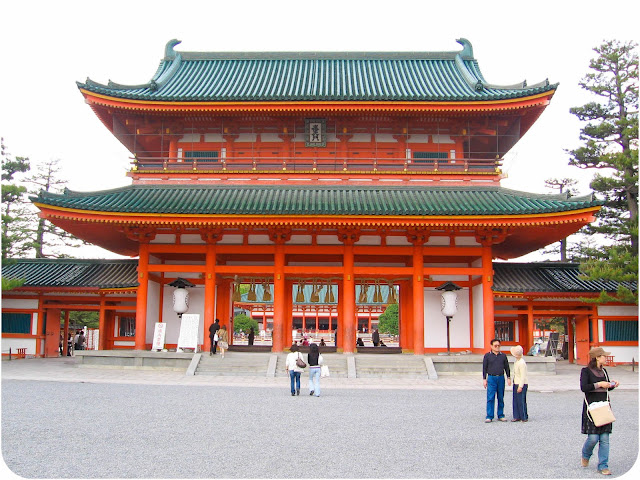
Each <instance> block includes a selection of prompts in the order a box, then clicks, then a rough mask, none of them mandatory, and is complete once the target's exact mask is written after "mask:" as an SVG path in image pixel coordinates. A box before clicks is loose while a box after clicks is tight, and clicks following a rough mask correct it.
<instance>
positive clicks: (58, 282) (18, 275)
mask: <svg viewBox="0 0 640 480" xmlns="http://www.w3.org/2000/svg"><path fill="white" fill-rule="evenodd" d="M137 268H138V260H137V259H132V260H87V259H82V260H79V259H72V258H64V259H16V260H12V261H10V262H9V264H8V265H6V266H3V271H2V275H3V277H5V278H8V279H24V280H25V282H24V284H23V285H22V287H21V288H22V289H25V288H71V289H72V288H87V287H91V288H95V289H118V288H134V287H137V286H138V279H137ZM493 269H494V280H493V290H494V291H496V292H508V293H536V292H545V293H585V294H586V293H599V292H600V291H602V290H605V291H607V292H615V291H616V290H617V288H618V283H617V282H612V281H598V280H582V279H581V278H580V270H579V265H578V264H576V263H551V262H549V263H510V262H494V263H493ZM624 285H625V286H626V287H627V288H629V289H631V290H633V291H636V290H637V289H638V285H637V283H636V282H624Z"/></svg>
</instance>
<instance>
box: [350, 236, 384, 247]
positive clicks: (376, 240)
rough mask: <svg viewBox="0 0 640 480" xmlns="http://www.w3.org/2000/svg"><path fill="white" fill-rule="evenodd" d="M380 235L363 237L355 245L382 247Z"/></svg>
mask: <svg viewBox="0 0 640 480" xmlns="http://www.w3.org/2000/svg"><path fill="white" fill-rule="evenodd" d="M380 243H381V239H380V236H379V235H362V236H361V237H360V239H359V240H358V241H357V242H355V244H354V245H380Z"/></svg>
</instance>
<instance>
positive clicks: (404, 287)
mask: <svg viewBox="0 0 640 480" xmlns="http://www.w3.org/2000/svg"><path fill="white" fill-rule="evenodd" d="M399 314H400V318H399V322H398V328H399V330H400V332H399V337H400V348H402V351H405V350H406V351H408V350H410V349H411V346H412V345H413V282H412V281H408V282H403V283H402V284H401V286H400V312H399Z"/></svg>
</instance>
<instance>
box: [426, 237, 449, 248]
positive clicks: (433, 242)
mask: <svg viewBox="0 0 640 480" xmlns="http://www.w3.org/2000/svg"><path fill="white" fill-rule="evenodd" d="M450 243H451V240H449V237H445V236H437V237H436V236H433V237H429V240H428V241H427V243H425V246H427V247H434V246H437V247H448V246H449V244H450Z"/></svg>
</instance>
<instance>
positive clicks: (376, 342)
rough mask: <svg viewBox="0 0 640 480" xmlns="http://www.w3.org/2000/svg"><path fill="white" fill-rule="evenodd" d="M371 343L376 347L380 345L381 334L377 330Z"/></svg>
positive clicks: (372, 336)
mask: <svg viewBox="0 0 640 480" xmlns="http://www.w3.org/2000/svg"><path fill="white" fill-rule="evenodd" d="M371 341H372V342H373V346H374V347H377V346H378V345H380V332H378V329H377V328H376V329H375V330H374V331H373V335H371Z"/></svg>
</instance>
